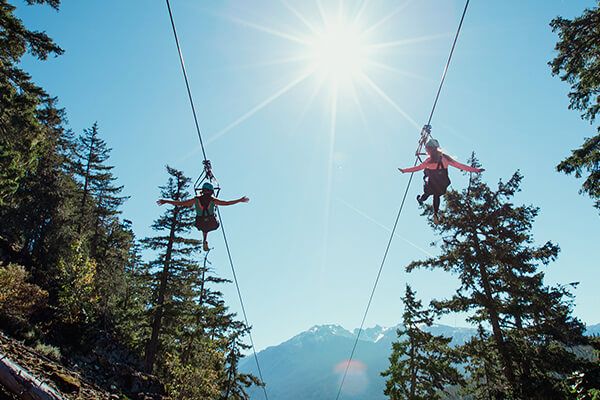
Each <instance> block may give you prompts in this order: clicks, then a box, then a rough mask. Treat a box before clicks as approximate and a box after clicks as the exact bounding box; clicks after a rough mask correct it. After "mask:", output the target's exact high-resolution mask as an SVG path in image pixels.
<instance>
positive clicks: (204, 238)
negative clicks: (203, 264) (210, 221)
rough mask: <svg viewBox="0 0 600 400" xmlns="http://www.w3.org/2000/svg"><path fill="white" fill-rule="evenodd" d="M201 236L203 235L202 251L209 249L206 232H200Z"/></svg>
mask: <svg viewBox="0 0 600 400" xmlns="http://www.w3.org/2000/svg"><path fill="white" fill-rule="evenodd" d="M202 236H203V240H202V241H203V248H204V251H208V250H210V248H209V247H208V232H202Z"/></svg>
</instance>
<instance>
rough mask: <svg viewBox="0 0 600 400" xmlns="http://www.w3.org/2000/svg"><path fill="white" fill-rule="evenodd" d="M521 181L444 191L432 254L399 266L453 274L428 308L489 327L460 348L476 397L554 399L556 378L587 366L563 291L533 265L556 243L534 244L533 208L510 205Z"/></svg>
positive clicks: (558, 391) (579, 329)
mask: <svg viewBox="0 0 600 400" xmlns="http://www.w3.org/2000/svg"><path fill="white" fill-rule="evenodd" d="M473 161H474V163H476V162H475V160H473ZM521 180H522V176H521V175H520V174H519V173H515V174H514V175H513V176H512V177H511V178H510V179H509V180H508V181H506V182H502V181H501V182H499V184H498V188H497V189H496V190H491V189H490V188H489V187H488V186H487V185H486V184H485V183H483V182H482V181H481V179H480V177H474V178H473V180H472V182H471V185H470V188H469V189H468V190H465V191H463V192H462V193H459V192H454V191H452V192H449V193H448V194H447V195H446V205H447V208H446V211H445V214H444V217H443V218H442V220H441V223H440V224H438V225H435V224H432V226H433V227H434V229H435V230H436V231H437V232H438V233H439V234H440V236H441V251H442V252H441V254H440V256H438V257H432V258H430V259H427V260H424V261H416V262H413V263H411V264H410V265H409V266H408V267H407V269H408V270H409V271H410V270H413V269H415V268H423V267H424V268H440V269H443V270H445V271H448V272H451V273H453V274H455V275H457V276H458V278H459V279H460V286H459V287H458V288H457V290H456V292H455V294H454V295H453V296H452V297H451V298H449V299H444V300H437V301H434V302H433V305H434V306H435V308H436V309H437V310H438V311H439V312H442V313H449V312H461V313H468V314H469V315H470V317H469V319H468V321H470V322H471V323H473V324H474V325H475V326H489V329H490V330H491V331H490V332H481V334H480V336H479V337H478V338H473V339H472V340H471V342H469V343H468V344H467V345H465V346H464V347H463V348H462V351H463V353H464V355H465V357H466V359H467V364H468V365H469V368H470V373H471V375H472V377H473V382H471V386H470V387H471V389H473V392H474V393H475V394H477V398H490V397H491V398H503V397H508V398H511V397H514V398H527V399H548V398H560V397H561V396H564V391H563V389H562V379H563V378H564V377H566V376H568V375H570V374H572V373H574V372H576V371H578V370H581V369H586V368H588V363H587V361H586V360H583V359H581V358H580V357H578V356H577V355H576V354H575V353H574V352H573V351H571V350H570V349H572V348H574V347H575V346H579V345H584V344H586V342H587V340H586V339H585V337H584V336H583V325H582V323H581V322H580V321H579V320H577V319H576V318H574V317H573V316H572V306H573V305H572V300H571V295H570V293H569V292H568V290H567V289H566V288H565V287H563V286H556V287H549V286H546V285H544V282H543V280H544V273H543V272H541V271H540V270H539V266H540V265H547V264H549V263H550V262H551V261H553V260H554V259H555V258H556V257H557V255H558V251H559V248H558V246H556V245H555V244H553V243H551V242H547V243H545V244H543V245H541V246H536V245H534V244H533V243H534V240H533V237H532V235H531V229H532V227H533V220H534V218H535V216H536V215H537V213H538V209H537V208H535V207H533V206H517V205H514V204H513V203H512V199H513V197H514V195H515V194H516V193H517V192H518V191H519V187H520V183H521ZM426 213H427V214H429V215H431V213H432V211H431V209H427V210H426Z"/></svg>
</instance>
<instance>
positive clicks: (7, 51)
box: [0, 0, 63, 206]
mask: <svg viewBox="0 0 600 400" xmlns="http://www.w3.org/2000/svg"><path fill="white" fill-rule="evenodd" d="M44 2H45V1H43V0H39V1H35V3H44ZM28 3H29V4H32V3H34V2H33V1H29V2H28ZM47 3H48V4H50V5H51V6H53V7H54V8H57V7H58V4H59V1H57V0H52V1H48V2H47ZM14 11H15V6H13V5H11V4H9V2H8V1H7V0H0V93H2V96H0V206H1V205H4V204H7V203H10V201H11V198H10V197H11V196H12V195H13V194H14V192H15V191H16V190H17V189H18V188H19V185H20V183H21V180H22V179H23V178H24V177H25V176H26V175H28V174H31V173H33V171H34V170H35V168H36V166H37V160H38V155H39V151H40V150H42V149H43V147H44V145H45V143H46V133H47V132H46V130H45V129H44V125H43V124H42V123H41V122H40V120H39V118H38V116H39V114H38V110H39V109H40V108H43V107H44V106H45V105H48V102H49V101H50V100H51V99H50V97H49V96H48V95H47V94H46V93H45V92H44V90H43V89H42V88H40V87H38V86H37V85H35V84H34V83H33V82H32V81H31V77H30V76H29V75H28V74H27V73H26V72H25V71H23V70H22V69H21V68H19V67H18V65H19V63H20V61H21V58H22V57H23V56H24V55H25V54H26V53H29V54H30V55H32V56H33V57H35V58H37V59H39V60H45V59H47V58H48V57H49V56H51V55H60V54H62V53H63V50H62V49H61V48H60V47H58V46H57V45H56V44H55V43H54V42H53V41H52V39H50V38H49V37H48V36H47V35H46V34H44V33H42V32H35V31H31V30H29V29H27V28H26V27H25V25H24V24H23V22H22V21H21V20H20V19H19V18H17V17H16V16H15V14H14Z"/></svg>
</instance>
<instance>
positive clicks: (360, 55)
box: [309, 21, 367, 84]
mask: <svg viewBox="0 0 600 400" xmlns="http://www.w3.org/2000/svg"><path fill="white" fill-rule="evenodd" d="M362 36H363V35H362V32H361V31H360V30H359V29H358V28H357V27H356V26H355V25H353V24H351V23H349V22H345V21H339V22H337V23H335V24H332V25H329V26H327V27H325V29H324V30H323V31H320V32H318V33H316V34H315V35H314V37H313V38H312V40H311V41H310V44H309V57H310V59H311V61H312V64H313V67H314V68H315V70H316V71H318V73H319V74H321V75H322V77H325V78H326V79H327V80H330V81H334V82H335V83H345V84H347V83H351V82H352V81H353V80H354V79H355V78H356V77H358V76H359V75H360V74H361V73H363V72H364V71H363V70H364V67H365V65H366V64H367V51H366V50H367V46H366V44H365V43H364V40H363V37H362Z"/></svg>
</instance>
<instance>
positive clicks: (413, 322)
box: [381, 285, 463, 400]
mask: <svg viewBox="0 0 600 400" xmlns="http://www.w3.org/2000/svg"><path fill="white" fill-rule="evenodd" d="M402 301H403V302H404V314H403V325H404V329H403V330H398V332H397V333H398V338H399V339H401V340H399V341H398V342H394V343H393V344H392V355H391V356H390V367H389V368H388V369H387V370H386V371H384V372H382V373H381V375H382V376H384V377H387V378H388V379H387V381H386V387H385V390H384V393H385V395H386V396H388V397H389V398H390V399H391V400H404V399H407V400H428V399H431V400H435V399H442V398H444V392H445V390H446V388H447V386H449V385H458V384H462V383H463V378H462V377H461V375H460V373H459V372H458V370H457V369H456V368H455V366H454V364H456V363H457V362H459V357H458V354H457V353H456V352H455V351H454V350H453V349H451V348H450V346H449V343H450V340H451V338H446V337H443V336H435V335H432V334H431V333H428V332H425V331H424V330H423V328H427V327H431V325H432V324H433V313H432V311H431V310H427V309H425V310H423V308H422V304H421V301H419V300H417V299H416V297H415V292H414V291H413V290H412V289H411V287H410V286H409V285H406V293H405V295H404V297H403V299H402Z"/></svg>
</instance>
